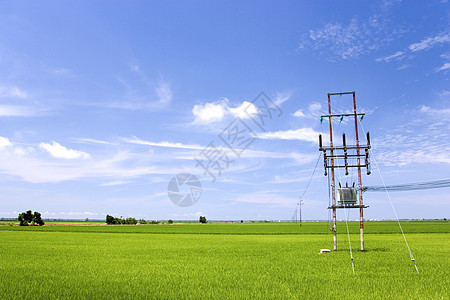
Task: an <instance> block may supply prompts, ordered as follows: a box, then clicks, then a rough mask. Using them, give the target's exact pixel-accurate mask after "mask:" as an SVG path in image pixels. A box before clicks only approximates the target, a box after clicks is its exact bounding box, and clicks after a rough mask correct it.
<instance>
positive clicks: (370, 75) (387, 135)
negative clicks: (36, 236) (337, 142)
mask: <svg viewBox="0 0 450 300" xmlns="http://www.w3.org/2000/svg"><path fill="white" fill-rule="evenodd" d="M449 16H450V9H449V4H448V2H447V1H345V2H343V3H338V2H336V1H64V2H62V1H8V0H5V1H0V154H1V156H0V201H1V208H0V216H1V217H15V216H16V215H17V214H18V212H21V211H24V210H28V209H32V210H38V211H40V212H41V213H42V214H43V217H44V218H86V217H88V218H91V219H103V218H104V216H105V215H106V214H107V213H109V214H113V215H117V216H124V217H125V216H127V217H128V216H130V217H136V218H146V219H198V216H199V215H206V216H207V218H209V219H238V220H240V219H246V220H248V219H250V220H251V219H275V220H278V219H291V217H292V215H293V213H294V210H295V209H296V203H297V201H298V198H299V196H300V195H301V194H303V192H304V191H305V188H306V186H307V183H308V181H309V179H310V177H311V175H312V174H313V170H314V169H315V168H314V167H315V165H316V162H317V160H318V158H319V151H318V145H317V136H318V134H319V133H325V132H327V130H328V127H327V125H326V123H325V122H324V123H323V124H321V123H320V121H319V116H320V115H321V114H324V113H326V112H327V93H328V92H340V91H356V97H357V103H358V107H359V109H360V110H361V111H363V112H365V113H366V114H367V115H366V117H365V118H364V120H363V121H362V122H361V124H360V126H362V127H360V130H368V131H370V133H371V137H372V145H373V151H374V152H373V154H374V156H375V159H376V161H377V164H375V162H374V161H373V160H372V175H370V176H364V177H363V183H364V184H365V185H381V184H382V181H381V177H380V172H381V174H382V176H383V178H384V180H385V182H386V183H387V184H401V183H409V182H419V181H428V180H438V179H445V178H449V175H450V172H449V171H448V170H449V167H450V154H449V153H450V137H449V130H450V122H449V118H450V101H449V100H450V84H449V76H448V75H449V72H450V47H449V44H450V17H449ZM261 92H264V93H265V94H266V95H267V96H268V97H269V98H270V99H271V101H272V102H270V103H273V104H274V105H276V107H277V108H279V111H276V112H275V111H274V114H273V116H272V118H271V119H267V120H266V123H265V125H264V128H258V127H255V126H256V125H255V123H254V122H253V123H252V121H253V119H252V118H249V114H248V113H249V112H250V113H251V112H260V111H261V108H258V107H257V106H258V105H257V104H251V103H252V101H253V100H254V99H255V98H256V97H257V96H258V95H260V93H261ZM333 101H334V102H333V105H334V106H333V107H334V108H335V109H336V111H337V112H338V113H343V112H346V111H347V110H348V109H350V108H351V98H349V97H348V96H347V97H345V96H342V97H338V98H335V99H334V100H333ZM255 103H257V102H255ZM246 112H247V113H246ZM235 118H239V119H238V120H240V121H241V122H242V123H245V124H247V125H249V126H250V127H251V129H252V132H253V133H252V137H253V138H252V140H251V144H250V145H249V146H248V147H246V148H245V147H242V149H238V150H239V151H238V152H239V154H240V155H239V156H237V155H236V154H235V153H234V152H233V151H231V150H230V149H229V148H227V146H226V145H225V143H224V142H223V140H222V139H221V138H220V136H221V133H222V136H223V132H224V130H225V129H226V128H229V127H228V126H229V125H230V124H233V123H232V122H233V121H234V120H235ZM351 125H352V123H351V120H350V119H348V120H347V119H344V120H343V121H342V122H336V124H334V128H335V132H334V133H335V134H336V135H337V136H339V135H340V134H341V133H342V132H347V136H348V139H349V141H348V143H351V142H352V138H353V137H352V136H351ZM252 126H253V127H252ZM353 139H354V138H353ZM211 142H212V144H210V143H211ZM208 145H214V147H215V149H217V150H220V153H221V155H222V156H221V157H222V163H224V162H225V160H224V158H227V159H228V161H226V162H227V164H226V165H225V166H223V165H222V168H223V170H222V171H221V174H218V173H217V174H215V175H217V176H216V180H215V181H214V182H213V181H212V177H211V176H210V175H209V174H205V172H204V171H203V169H202V168H201V167H200V166H198V165H197V162H196V160H195V159H194V158H195V157H197V158H199V157H200V158H201V157H202V155H203V154H202V153H204V152H202V151H204V150H205V149H207V147H208ZM211 149H212V148H211ZM379 171H380V172H379ZM179 173H191V174H194V175H195V176H197V177H198V179H199V180H200V181H201V184H202V195H201V198H200V199H199V200H198V202H197V203H195V204H194V205H193V206H189V207H178V206H176V205H174V204H173V203H172V202H171V201H170V200H169V197H168V194H167V187H168V183H169V181H170V180H171V178H172V177H173V176H174V175H175V174H179ZM338 175H339V177H338V178H339V179H340V181H342V182H350V183H351V182H353V181H355V180H356V178H355V174H350V175H349V176H347V177H346V176H345V175H344V174H343V173H342V174H338ZM391 196H392V200H393V203H394V205H395V207H396V209H397V213H398V215H399V217H400V218H444V217H449V216H448V212H449V211H450V205H449V203H450V201H449V200H450V196H449V191H448V189H441V190H428V191H415V192H395V193H392V194H391ZM364 197H365V203H366V204H367V205H369V206H370V208H369V209H367V210H366V211H365V216H366V218H367V219H385V218H388V219H389V218H393V217H394V215H393V212H392V209H391V207H390V204H389V201H388V199H387V197H386V195H385V194H383V193H365V194H364ZM303 200H304V206H303V217H304V218H306V219H327V218H328V211H327V209H326V207H327V206H328V190H327V179H326V177H325V176H324V175H323V162H322V160H320V161H319V163H318V166H317V169H316V171H315V173H314V176H313V177H312V182H311V185H310V187H309V189H308V190H307V192H306V193H305V195H304V197H303ZM343 217H344V214H343V213H341V214H340V215H338V218H343ZM357 217H358V216H357V212H356V211H351V212H350V218H351V219H356V218H357Z"/></svg>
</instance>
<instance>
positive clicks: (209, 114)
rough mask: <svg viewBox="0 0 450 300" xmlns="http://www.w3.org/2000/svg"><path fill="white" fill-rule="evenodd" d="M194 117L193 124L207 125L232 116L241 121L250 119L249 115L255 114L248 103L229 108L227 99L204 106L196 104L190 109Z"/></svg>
mask: <svg viewBox="0 0 450 300" xmlns="http://www.w3.org/2000/svg"><path fill="white" fill-rule="evenodd" d="M192 113H193V114H194V116H195V121H194V123H197V124H208V123H214V122H219V121H222V120H223V119H224V118H225V117H226V116H227V115H232V116H234V117H238V118H241V119H245V118H250V116H251V115H254V114H257V113H258V109H257V108H256V106H255V105H254V104H253V103H251V102H248V101H244V102H242V104H241V105H239V106H237V107H230V105H229V101H228V99H227V98H224V99H223V100H220V101H216V102H208V103H205V104H203V105H202V104H196V105H194V108H193V109H192Z"/></svg>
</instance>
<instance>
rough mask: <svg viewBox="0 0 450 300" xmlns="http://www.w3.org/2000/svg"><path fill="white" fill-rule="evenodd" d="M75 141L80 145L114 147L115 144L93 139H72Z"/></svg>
mask: <svg viewBox="0 0 450 300" xmlns="http://www.w3.org/2000/svg"><path fill="white" fill-rule="evenodd" d="M72 140H73V141H75V142H77V143H80V144H101V145H113V144H114V143H112V142H108V141H103V140H97V139H92V138H72Z"/></svg>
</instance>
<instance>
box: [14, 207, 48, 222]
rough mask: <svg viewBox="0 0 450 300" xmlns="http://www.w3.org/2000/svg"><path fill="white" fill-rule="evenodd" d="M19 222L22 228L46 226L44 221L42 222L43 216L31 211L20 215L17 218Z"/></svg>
mask: <svg viewBox="0 0 450 300" xmlns="http://www.w3.org/2000/svg"><path fill="white" fill-rule="evenodd" d="M17 220H19V225H20V226H28V225H30V224H32V225H36V224H37V225H39V226H42V225H44V224H45V223H44V221H43V220H42V217H41V214H40V213H39V212H37V211H35V212H34V213H32V212H31V210H28V211H26V212H23V213H20V214H19V216H18V217H17Z"/></svg>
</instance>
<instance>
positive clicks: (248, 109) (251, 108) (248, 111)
mask: <svg viewBox="0 0 450 300" xmlns="http://www.w3.org/2000/svg"><path fill="white" fill-rule="evenodd" d="M228 111H229V112H230V113H231V114H232V115H233V116H235V117H237V118H241V119H246V118H249V115H250V116H251V115H255V114H257V113H258V109H257V108H256V106H255V105H254V104H253V103H251V102H247V101H244V102H242V104H241V106H238V107H236V108H230V107H229V108H228Z"/></svg>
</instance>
